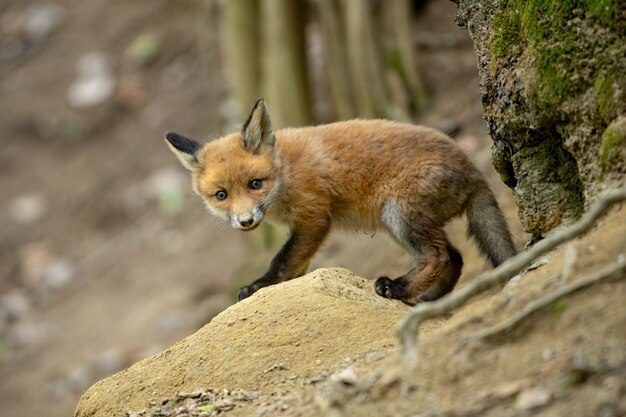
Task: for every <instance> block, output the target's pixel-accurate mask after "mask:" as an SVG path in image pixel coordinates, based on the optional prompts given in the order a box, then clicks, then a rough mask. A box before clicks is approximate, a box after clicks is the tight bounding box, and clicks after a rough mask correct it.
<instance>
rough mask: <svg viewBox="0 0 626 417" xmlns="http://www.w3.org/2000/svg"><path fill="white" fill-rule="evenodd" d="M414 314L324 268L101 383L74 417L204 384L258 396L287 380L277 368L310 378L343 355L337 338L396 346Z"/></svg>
mask: <svg viewBox="0 0 626 417" xmlns="http://www.w3.org/2000/svg"><path fill="white" fill-rule="evenodd" d="M408 309H409V307H407V306H405V305H403V304H402V303H400V302H396V301H391V300H386V299H383V298H381V297H379V296H377V295H376V294H375V292H374V290H373V283H372V282H371V281H368V280H365V279H363V278H360V277H357V276H355V275H354V274H352V273H351V272H349V271H347V270H343V269H320V270H317V271H314V272H312V273H310V274H307V275H305V276H303V277H300V278H298V279H294V280H291V281H288V282H284V283H281V284H279V285H274V286H271V287H268V288H263V289H261V290H260V291H258V292H257V293H255V294H254V295H253V296H252V297H250V298H247V299H245V300H243V301H241V302H239V303H236V304H234V305H233V306H231V307H230V308H228V309H227V310H225V311H223V312H222V313H220V314H219V315H218V316H216V317H214V318H213V319H212V320H211V322H210V323H208V324H207V325H205V326H204V327H203V328H201V329H200V330H199V331H198V332H196V333H195V334H194V335H191V336H189V337H187V338H186V339H184V340H182V341H180V342H178V343H176V344H175V345H174V346H172V347H170V348H169V349H167V350H165V351H164V352H161V353H159V354H157V355H155V356H153V357H151V358H148V359H146V360H144V361H141V362H139V363H136V364H135V365H133V366H131V367H130V368H129V369H126V370H124V371H122V372H120V373H118V374H116V375H113V376H111V377H109V378H106V379H104V380H102V381H100V382H98V383H96V384H95V385H93V386H92V387H91V388H90V389H88V390H87V392H86V393H85V394H84V395H83V397H82V398H81V400H80V402H79V404H78V406H77V409H76V414H75V417H85V416H90V417H99V416H111V415H120V414H122V413H124V412H126V411H129V410H141V409H144V408H146V407H147V406H148V405H149V402H150V401H151V400H162V399H165V398H172V397H174V396H175V394H176V393H177V392H194V391H196V390H197V389H199V388H202V387H209V386H210V387H217V388H218V389H219V388H220V387H228V388H237V389H241V390H250V391H256V390H257V388H258V386H259V383H260V381H262V382H263V384H271V383H280V382H282V381H284V380H285V375H286V374H285V373H284V372H280V371H277V372H265V371H267V370H268V369H270V368H272V366H273V365H275V364H277V363H283V364H285V365H286V366H288V368H289V371H288V375H289V376H295V377H296V378H297V379H298V380H303V381H304V380H306V379H307V375H308V372H309V371H310V369H311V367H312V366H315V361H316V359H318V358H319V356H320V355H323V358H324V361H325V362H328V363H339V362H341V361H342V360H343V359H344V358H345V356H346V349H344V348H343V347H342V346H337V345H336V344H333V343H329V339H332V338H334V337H336V334H337V333H340V334H341V337H342V345H343V346H351V347H355V346H356V347H358V349H362V353H363V354H364V353H365V352H368V351H369V350H370V349H371V348H372V346H382V345H385V344H391V343H395V337H394V335H393V331H394V328H395V324H396V323H397V321H398V320H399V319H400V318H401V317H402V316H404V314H406V313H407V311H408ZM241 317H245V318H246V319H245V320H240V318H241ZM357 318H358V324H356V323H357ZM296 343H298V344H297V345H296ZM322 347H323V352H320V348H322ZM303 352H317V354H307V355H303ZM353 352H354V350H351V353H350V355H353V354H356V353H353ZM303 357H308V358H309V360H302V358H303ZM222 405H224V406H226V405H227V404H222Z"/></svg>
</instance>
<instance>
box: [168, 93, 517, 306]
mask: <svg viewBox="0 0 626 417" xmlns="http://www.w3.org/2000/svg"><path fill="white" fill-rule="evenodd" d="M246 123H247V125H246V126H244V129H243V131H242V132H241V133H232V134H229V135H227V136H224V137H222V138H220V139H217V140H214V141H212V142H210V143H208V144H206V145H204V146H203V147H202V148H201V149H199V150H198V151H197V152H195V153H194V154H193V156H194V157H195V159H194V161H195V163H194V164H193V167H192V178H193V185H194V189H195V191H196V192H197V193H198V194H199V195H200V196H202V198H203V199H205V201H206V203H207V206H208V207H209V208H210V209H211V211H212V212H213V213H215V214H217V215H220V216H222V217H224V218H227V219H230V220H231V224H233V226H234V227H237V228H241V229H244V230H249V229H252V228H255V227H256V226H257V225H258V223H259V222H260V221H262V220H263V218H268V219H269V220H271V221H275V222H279V223H283V224H286V225H287V226H288V227H289V228H290V230H291V231H292V236H291V238H290V240H289V241H288V242H287V244H286V245H285V246H284V247H283V249H281V252H279V254H278V255H277V256H276V258H275V259H274V261H272V265H271V266H270V271H268V273H267V274H265V275H264V277H262V278H261V279H259V280H257V281H256V282H255V283H254V284H253V285H251V286H248V287H244V288H243V289H242V293H240V298H245V297H247V296H249V295H250V294H252V293H253V292H254V291H256V290H257V289H258V288H260V287H263V286H265V285H271V284H274V283H276V282H280V281H284V280H287V279H291V278H294V277H296V276H298V275H301V274H302V273H304V272H305V269H306V267H307V266H308V263H309V261H310V259H311V257H312V256H313V255H314V254H315V252H316V251H317V250H318V248H319V246H320V245H321V243H322V242H323V240H324V239H325V237H326V236H327V235H328V232H329V231H330V229H331V227H339V228H349V229H363V230H379V229H383V230H386V231H388V232H389V233H390V234H391V235H392V236H393V237H394V238H395V239H396V240H397V241H398V242H399V243H400V244H402V245H403V246H404V247H405V248H406V249H407V250H408V251H409V252H410V253H411V254H412V255H413V256H414V257H415V259H416V261H417V262H418V266H417V267H416V268H414V269H413V270H412V271H410V272H409V273H408V274H406V275H405V276H403V277H399V278H398V279H396V280H390V279H388V278H386V277H382V278H380V279H379V281H377V284H376V290H377V292H378V293H379V294H380V295H383V296H387V297H390V298H399V299H401V300H402V301H404V302H407V303H409V304H415V303H416V302H418V301H420V299H421V300H429V299H434V298H438V297H439V296H441V295H443V294H445V293H447V292H448V291H450V290H451V289H452V287H453V286H454V284H455V283H456V281H457V279H458V276H459V275H460V273H461V266H462V259H461V257H460V254H458V252H456V250H455V249H454V248H453V247H452V246H451V245H450V244H449V242H448V241H447V238H446V236H445V233H444V232H443V226H444V224H445V223H446V222H447V221H448V220H450V219H451V218H453V217H455V216H457V215H460V214H462V213H463V212H464V211H466V210H468V209H470V208H473V209H476V210H478V211H481V212H482V214H483V215H485V216H490V217H491V220H490V221H491V224H486V223H485V221H484V220H483V219H481V217H482V215H481V216H478V217H476V216H474V217H476V218H477V220H476V221H475V222H474V226H475V228H476V229H478V230H479V232H477V233H475V235H477V236H476V237H477V240H479V245H480V246H481V249H483V251H485V252H486V253H487V256H489V258H490V259H491V260H492V262H493V263H494V264H496V263H499V262H501V261H502V260H504V259H506V258H507V257H509V256H511V255H512V254H513V253H514V249H513V246H512V243H511V238H510V235H509V232H508V229H507V228H506V224H505V223H504V220H503V218H502V215H501V213H500V211H499V209H498V208H497V203H495V199H494V198H493V195H492V194H491V191H490V190H489V189H488V187H487V185H486V182H485V181H484V179H483V177H482V175H481V174H480V172H479V171H478V170H477V169H476V167H475V166H474V165H473V164H472V163H471V161H470V160H469V159H468V158H467V157H466V156H465V155H464V154H463V152H462V151H461V150H460V149H459V148H458V147H457V146H456V144H455V143H454V142H453V141H452V140H451V139H450V138H448V137H447V136H446V135H444V134H443V133H441V132H439V131H436V130H434V129H430V128H427V127H422V126H414V125H409V124H403V123H397V122H391V121H386V120H351V121H345V122H338V123H332V124H328V125H322V126H315V127H303V128H291V129H281V130H278V131H276V132H273V131H272V130H271V122H270V119H269V113H268V111H267V107H266V106H265V104H264V102H262V101H259V102H258V103H257V105H256V106H255V108H254V109H253V112H252V114H251V116H250V118H249V119H248V122H246ZM263 135H265V136H263ZM250 143H251V144H250ZM246 146H247V148H246ZM171 147H172V149H173V150H174V151H175V152H177V150H176V149H175V146H171ZM187 156H189V155H187ZM179 157H180V155H179ZM254 179H259V180H261V183H262V186H261V187H260V188H258V189H252V188H251V181H252V180H254ZM220 190H224V191H226V192H227V194H228V197H227V198H225V199H224V200H222V201H220V200H218V198H217V197H216V193H217V192H218V191H220ZM494 208H495V209H494ZM255 210H257V211H256V212H255ZM250 216H252V217H250ZM241 219H244V220H247V221H248V222H253V224H252V225H251V226H247V227H242V226H241V225H240V224H238V223H237V222H238V221H240V220H241ZM249 219H252V220H249ZM242 224H243V223H242ZM483 226H486V228H487V229H493V230H482V229H483ZM470 229H471V225H470ZM471 231H472V230H470V232H471ZM481 233H482V235H484V236H482V237H481ZM485 239H486V240H485ZM502 245H504V247H502V249H501V250H500V253H497V252H498V249H497V247H498V246H502ZM457 255H458V256H457ZM255 284H258V285H256V286H255ZM429 291H430V294H429ZM420 297H421V298H420Z"/></svg>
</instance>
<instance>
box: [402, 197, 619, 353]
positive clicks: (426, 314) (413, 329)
mask: <svg viewBox="0 0 626 417" xmlns="http://www.w3.org/2000/svg"><path fill="white" fill-rule="evenodd" d="M623 200H626V187H625V188H620V189H618V190H615V191H612V192H609V193H606V194H605V195H603V196H602V197H600V198H599V199H598V200H597V201H596V202H595V203H594V204H593V205H592V206H591V208H590V209H589V211H588V212H587V213H585V214H584V215H583V217H582V218H581V219H580V220H578V221H577V222H576V223H574V224H571V225H569V226H567V227H565V228H563V229H561V230H558V231H556V232H554V234H553V235H551V236H549V237H547V238H545V239H544V240H542V241H540V242H538V243H537V244H535V245H534V246H533V247H531V248H530V249H528V250H527V251H525V252H522V253H520V254H518V255H517V256H514V257H513V258H510V259H508V260H507V261H506V262H504V263H503V264H501V265H500V266H498V267H497V268H496V269H494V270H492V271H489V272H487V273H485V274H482V275H481V276H479V277H478V278H476V279H475V280H474V281H472V282H471V283H469V284H468V285H466V286H464V287H463V288H460V289H458V290H457V291H454V292H452V293H450V294H448V295H447V296H445V297H443V298H441V299H439V300H437V301H434V302H432V303H424V304H418V305H416V306H415V307H414V308H413V310H411V312H409V314H407V315H406V317H404V319H402V320H401V322H400V323H399V326H398V329H397V331H396V335H397V337H398V338H399V340H400V343H401V344H402V350H403V353H404V356H405V359H407V360H413V359H414V356H415V353H416V350H417V329H418V327H419V325H420V324H421V323H422V322H423V321H424V320H426V319H429V318H432V317H437V316H440V315H442V314H445V313H448V312H450V311H452V310H454V309H455V308H457V307H459V306H461V305H462V304H464V303H465V302H466V301H468V300H469V299H470V298H472V297H473V296H475V295H477V294H480V293H482V292H484V291H486V290H488V289H489V288H492V287H493V286H494V285H497V284H503V283H504V282H505V281H506V280H508V279H510V278H511V277H513V276H514V275H516V274H518V273H519V272H520V271H522V270H523V269H524V268H525V267H526V266H527V265H528V264H530V263H531V262H532V261H533V260H535V259H536V258H538V257H539V256H541V255H543V254H545V253H546V252H549V251H551V250H552V249H554V248H555V247H557V246H558V245H560V244H562V243H563V242H567V241H569V240H571V239H573V238H575V237H577V236H579V235H581V234H583V233H585V232H586V231H587V230H589V229H590V228H591V226H592V225H593V224H594V223H595V221H596V220H597V219H598V218H599V217H600V216H601V215H602V214H604V213H605V212H606V210H607V209H608V208H609V207H611V206H612V205H613V204H615V203H618V202H620V201H623Z"/></svg>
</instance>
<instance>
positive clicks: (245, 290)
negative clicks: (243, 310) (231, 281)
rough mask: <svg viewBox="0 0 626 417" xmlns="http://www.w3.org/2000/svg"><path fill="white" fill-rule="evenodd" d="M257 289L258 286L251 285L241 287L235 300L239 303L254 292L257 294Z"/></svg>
mask: <svg viewBox="0 0 626 417" xmlns="http://www.w3.org/2000/svg"><path fill="white" fill-rule="evenodd" d="M258 289H259V287H258V286H256V285H254V284H252V285H246V286H245V287H242V288H241V289H240V290H239V293H238V294H237V300H238V301H241V300H243V299H244V298H248V297H250V296H251V295H252V294H254V293H255V292H257V291H258Z"/></svg>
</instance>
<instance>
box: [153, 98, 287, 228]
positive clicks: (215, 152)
mask: <svg viewBox="0 0 626 417" xmlns="http://www.w3.org/2000/svg"><path fill="white" fill-rule="evenodd" d="M165 139H166V143H167V145H168V146H169V148H170V149H171V150H172V152H174V154H175V155H176V156H177V157H178V159H179V160H180V162H181V163H182V165H183V166H184V167H185V168H187V169H188V170H190V171H191V178H192V185H193V189H194V191H195V192H196V193H197V194H198V195H200V197H202V199H203V200H204V201H205V203H206V206H207V207H208V208H209V210H210V211H211V212H212V213H213V214H215V215H217V216H219V217H221V218H224V219H226V220H228V221H230V224H231V225H232V227H234V228H235V229H239V230H245V231H249V230H253V229H255V228H256V227H257V226H258V225H259V224H260V223H261V221H262V220H263V217H264V216H265V213H266V211H267V209H268V208H269V205H270V204H271V202H272V200H273V198H274V197H275V195H276V193H277V192H278V190H279V188H280V185H281V182H280V176H279V172H280V171H279V167H280V158H279V155H278V151H277V149H276V146H275V142H276V140H275V137H274V131H273V130H272V123H271V121H270V115H269V110H268V108H267V105H266V104H265V101H264V100H263V99H259V100H258V101H257V102H256V104H255V105H254V108H253V109H252V112H251V113H250V116H249V117H248V119H247V120H246V122H245V123H244V125H243V128H242V129H241V132H237V133H231V134H229V135H226V136H224V137H221V138H219V139H215V140H213V141H211V142H209V143H207V144H205V145H201V144H200V143H199V142H197V141H195V140H193V139H189V138H186V137H184V136H182V135H179V134H177V133H174V132H167V133H166V134H165Z"/></svg>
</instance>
